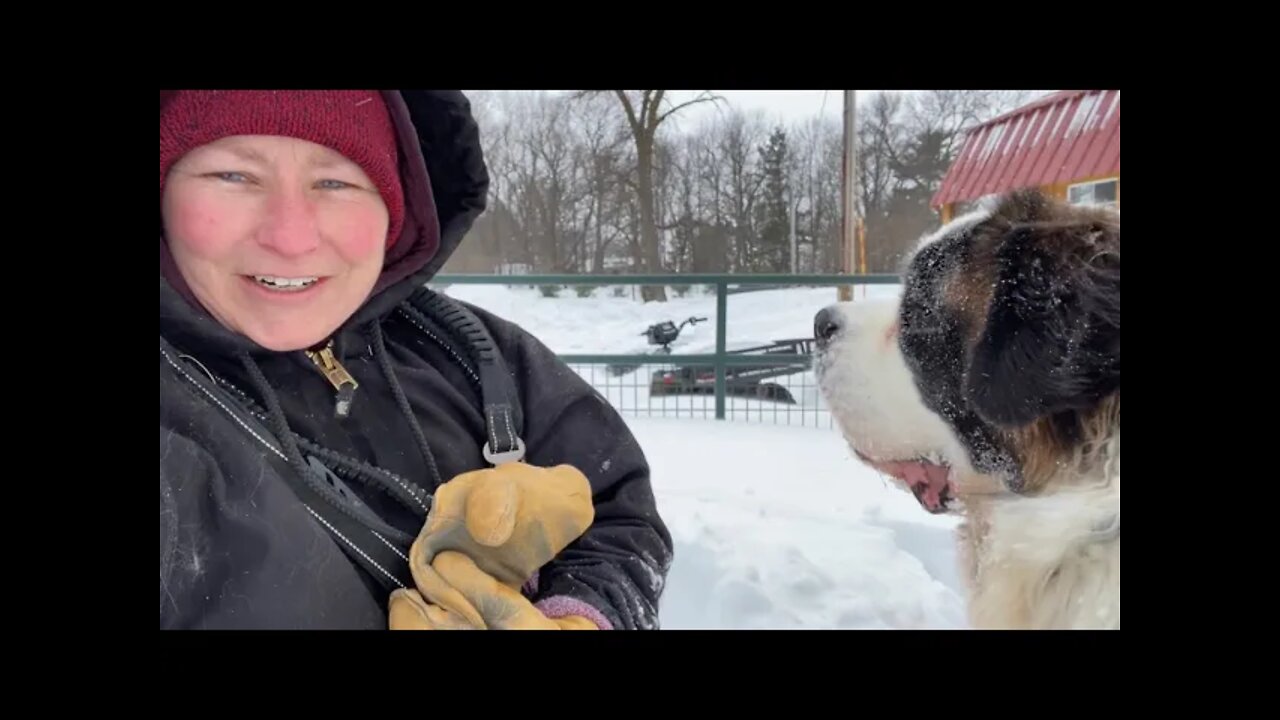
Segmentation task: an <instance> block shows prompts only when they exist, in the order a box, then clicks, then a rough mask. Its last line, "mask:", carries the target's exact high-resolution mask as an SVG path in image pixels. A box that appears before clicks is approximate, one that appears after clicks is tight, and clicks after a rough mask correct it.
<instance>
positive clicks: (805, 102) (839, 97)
mask: <svg viewBox="0 0 1280 720" xmlns="http://www.w3.org/2000/svg"><path fill="white" fill-rule="evenodd" d="M464 92H469V91H464ZM700 92H702V91H700V90H668V91H667V93H668V97H670V98H671V101H672V102H673V103H677V104H678V103H681V102H685V101H687V100H691V99H693V98H695V97H697V96H698V93H700ZM712 92H714V93H716V94H718V95H720V96H722V97H724V99H725V100H726V101H728V103H729V105H730V106H731V107H735V108H741V109H743V110H748V111H750V110H756V109H759V110H763V111H764V113H765V114H766V116H767V117H768V118H769V119H771V120H775V121H780V122H781V123H782V124H783V125H790V124H791V123H793V122H795V121H798V120H801V121H802V120H808V119H809V118H813V117H816V116H818V115H819V113H821V114H822V115H823V116H824V117H829V118H833V119H835V120H837V121H838V120H839V119H840V117H841V114H842V113H843V112H844V91H843V90H712ZM873 92H877V91H875V90H859V91H858V99H859V103H861V102H862V100H863V98H864V97H865V96H868V95H870V94H871V93H873ZM887 92H915V91H912V90H889V91H887ZM1048 92H1051V91H1048V90H1036V91H1033V93H1035V96H1036V97H1038V96H1040V95H1042V94H1045V93H1048ZM717 107H718V105H716V104H712V103H704V104H701V105H696V106H693V107H690V108H687V109H685V110H682V111H681V112H680V115H677V116H676V118H679V119H680V123H679V125H680V127H681V128H683V129H690V128H693V127H696V126H698V125H700V124H701V123H702V122H703V120H705V119H706V118H708V117H710V116H711V115H712V114H714V113H716V112H718V110H717Z"/></svg>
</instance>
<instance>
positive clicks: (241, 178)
mask: <svg viewBox="0 0 1280 720" xmlns="http://www.w3.org/2000/svg"><path fill="white" fill-rule="evenodd" d="M213 177H216V178H217V179H219V180H222V181H224V182H230V183H247V182H249V177H248V176H247V175H245V174H243V173H238V172H220V173H214V174H213Z"/></svg>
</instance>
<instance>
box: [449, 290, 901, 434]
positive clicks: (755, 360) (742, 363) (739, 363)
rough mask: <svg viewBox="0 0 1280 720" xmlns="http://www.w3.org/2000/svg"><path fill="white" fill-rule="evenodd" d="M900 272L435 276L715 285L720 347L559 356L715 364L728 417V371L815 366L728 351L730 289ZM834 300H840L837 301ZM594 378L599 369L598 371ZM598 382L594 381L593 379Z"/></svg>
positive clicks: (575, 361) (788, 356)
mask: <svg viewBox="0 0 1280 720" xmlns="http://www.w3.org/2000/svg"><path fill="white" fill-rule="evenodd" d="M901 281H902V279H901V277H899V276H898V275H845V274H828V275H784V274H761V275H722V274H699V273H690V274H683V275H663V274H649V275H469V274H442V275H437V276H435V277H434V278H432V280H431V283H430V284H431V285H433V286H442V285H506V286H546V285H595V286H609V285H662V286H693V285H701V286H713V287H715V290H716V349H715V352H714V353H702V354H671V355H662V354H643V353H639V354H599V353H596V354H590V353H586V354H559V355H558V357H559V358H560V359H561V360H563V361H564V362H565V363H567V364H572V365H590V366H599V365H605V366H609V365H636V366H645V365H668V364H676V363H678V364H681V365H685V366H689V367H697V366H702V367H710V368H714V372H715V386H714V387H715V390H714V394H715V417H716V419H718V420H723V419H725V405H726V398H727V397H728V395H729V394H730V388H729V387H728V381H727V377H726V375H727V371H728V370H729V369H730V368H742V367H779V368H781V367H796V368H803V369H809V368H810V367H811V364H812V355H811V354H809V353H768V354H754V355H744V354H731V353H730V352H729V351H728V349H727V342H726V338H727V328H728V310H729V304H728V298H729V295H730V294H732V293H731V291H730V288H751V287H753V286H754V287H761V286H772V287H774V288H776V287H779V286H782V287H828V286H829V287H852V286H857V285H897V284H899V283H901ZM833 302H834V299H833ZM593 376H594V373H593ZM593 384H594V383H593Z"/></svg>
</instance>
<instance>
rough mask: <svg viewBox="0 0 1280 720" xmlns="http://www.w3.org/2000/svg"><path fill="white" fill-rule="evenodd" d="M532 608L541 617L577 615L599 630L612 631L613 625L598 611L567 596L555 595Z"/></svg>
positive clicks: (553, 617)
mask: <svg viewBox="0 0 1280 720" xmlns="http://www.w3.org/2000/svg"><path fill="white" fill-rule="evenodd" d="M534 607H536V608H538V610H540V611H542V614H543V615H546V616H547V617H549V618H551V619H552V620H554V619H556V618H562V617H565V616H566V615H578V616H580V617H584V618H586V619H588V620H590V621H591V622H593V623H595V625H596V627H598V628H600V629H601V630H612V629H613V624H612V623H610V622H609V619H608V618H606V617H605V616H604V614H603V613H601V612H600V611H599V610H597V609H595V608H593V607H591V606H590V605H588V604H586V603H584V602H582V601H581V600H578V599H576V598H571V597H569V596H568V595H555V596H552V597H549V598H546V599H545V600H540V601H538V602H537V603H535V604H534Z"/></svg>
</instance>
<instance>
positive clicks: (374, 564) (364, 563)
mask: <svg viewBox="0 0 1280 720" xmlns="http://www.w3.org/2000/svg"><path fill="white" fill-rule="evenodd" d="M160 352H161V354H162V355H164V356H165V357H166V358H167V359H168V360H169V362H170V364H171V365H173V367H174V369H175V370H176V371H177V372H178V373H179V374H180V375H182V376H183V377H184V378H185V379H186V380H187V381H188V382H190V383H192V384H193V385H194V386H195V387H196V388H197V391H198V392H199V393H200V394H202V395H204V396H205V397H206V399H208V400H210V401H211V402H212V403H213V404H214V405H215V406H217V407H219V408H221V410H222V411H223V412H225V413H226V414H227V415H228V416H229V417H230V418H231V420H232V421H234V422H235V423H236V424H238V425H239V426H240V427H241V428H242V429H244V430H245V433H246V435H248V436H249V437H250V438H252V441H253V443H255V445H256V446H257V447H259V448H263V449H264V452H263V457H264V458H265V459H266V460H267V462H269V463H271V465H272V467H273V468H275V470H276V472H277V474H279V475H280V477H282V478H284V480H285V481H286V482H287V483H288V485H289V487H290V489H291V490H293V492H294V494H295V495H296V496H297V497H298V500H299V501H300V502H301V503H302V504H303V506H304V507H306V509H307V510H308V511H309V512H310V513H311V515H312V517H314V518H315V519H316V520H317V521H318V522H319V523H320V524H321V525H322V526H323V527H324V528H325V530H326V531H327V532H328V533H329V534H330V535H331V536H332V537H333V539H334V542H336V543H337V544H338V546H339V547H341V548H342V551H343V552H344V553H346V554H347V556H348V557H349V558H351V560H352V561H353V562H354V563H356V565H357V566H359V567H361V568H363V569H364V570H365V571H366V572H368V573H369V575H370V576H371V577H373V579H374V580H375V581H376V582H377V583H378V584H379V585H381V586H382V587H383V588H384V589H386V591H387V592H391V591H393V590H396V589H399V588H406V587H412V586H413V582H412V574H411V573H410V572H409V562H408V559H407V557H408V554H409V553H408V544H407V543H406V542H404V539H403V538H401V537H398V533H397V534H396V536H393V535H392V533H396V531H395V530H394V528H390V526H387V525H386V524H385V523H383V522H382V521H381V520H380V519H379V518H378V517H377V516H376V515H375V514H374V513H373V511H372V510H370V509H369V507H368V506H367V505H365V504H364V503H362V502H361V501H360V500H359V498H358V496H356V495H355V493H353V492H351V489H350V488H348V487H347V486H346V484H345V483H343V482H342V480H341V479H340V478H339V477H338V476H337V475H335V474H334V473H333V471H332V470H330V469H329V468H328V467H326V466H325V465H324V464H323V463H321V462H320V461H319V460H318V459H316V458H315V457H314V456H306V459H307V464H308V470H309V471H310V472H309V474H310V477H299V475H298V471H297V470H296V469H295V468H294V467H293V465H292V464H291V463H290V462H289V461H288V458H287V457H286V456H285V454H284V450H283V449H282V448H283V446H282V444H281V443H280V439H279V438H277V437H276V436H275V434H274V433H273V432H272V431H271V430H270V429H268V428H267V427H265V426H264V425H263V423H261V422H260V421H259V420H258V418H256V417H255V416H254V415H253V414H252V413H249V412H247V411H245V410H244V409H243V408H240V406H239V404H238V403H237V402H236V401H235V400H234V399H233V398H232V397H231V395H230V394H229V393H227V392H226V391H225V390H223V389H222V388H221V387H220V386H218V385H217V383H215V382H213V381H211V380H209V381H206V380H205V377H206V376H204V375H203V374H202V373H201V372H198V371H196V367H195V366H196V365H197V363H195V361H194V360H190V361H187V362H185V363H184V362H181V359H182V358H184V357H185V356H183V355H182V354H180V353H179V352H177V351H176V350H174V349H173V346H172V345H170V344H169V343H168V342H167V341H166V340H165V339H164V338H163V337H162V338H160ZM201 370H203V368H201ZM369 525H374V526H375V527H378V526H381V527H382V528H383V529H384V532H382V533H379V532H378V531H377V530H374V529H373V528H371V527H369ZM409 542H412V540H411V539H410V541H409Z"/></svg>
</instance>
